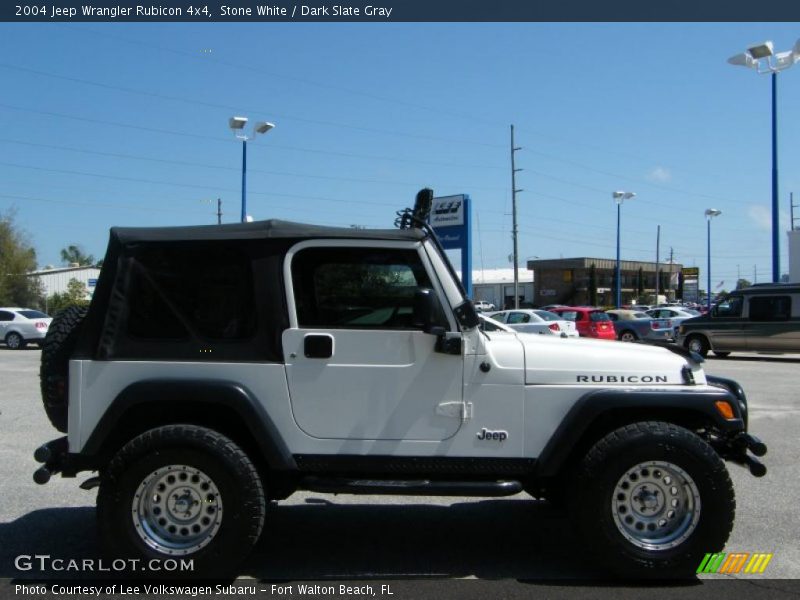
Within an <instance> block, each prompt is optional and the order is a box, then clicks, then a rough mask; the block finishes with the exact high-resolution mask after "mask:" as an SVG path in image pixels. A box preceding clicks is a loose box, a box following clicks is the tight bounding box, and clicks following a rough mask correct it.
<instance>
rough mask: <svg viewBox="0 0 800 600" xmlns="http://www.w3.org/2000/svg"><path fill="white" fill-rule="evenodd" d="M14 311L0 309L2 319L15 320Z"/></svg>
mask: <svg viewBox="0 0 800 600" xmlns="http://www.w3.org/2000/svg"><path fill="white" fill-rule="evenodd" d="M13 320H14V313H12V312H8V311H7V310H0V321H13Z"/></svg>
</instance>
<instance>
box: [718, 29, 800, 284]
mask: <svg viewBox="0 0 800 600" xmlns="http://www.w3.org/2000/svg"><path fill="white" fill-rule="evenodd" d="M798 61H800V40H797V42H796V43H795V45H794V48H792V50H789V51H787V52H778V53H775V51H774V46H773V44H772V42H771V41H767V42H764V43H763V44H756V45H755V46H751V47H750V48H748V49H747V50H746V51H745V52H742V53H741V54H737V55H736V56H732V57H731V58H729V59H728V62H729V63H730V64H732V65H737V66H741V67H748V68H750V69H755V70H756V72H757V73H770V74H771V75H772V281H773V282H774V283H777V282H778V281H780V278H781V262H780V260H781V259H780V237H779V234H778V229H779V219H778V107H777V93H778V73H779V72H780V71H785V70H786V69H788V68H789V67H791V66H792V65H794V64H795V63H796V62H798Z"/></svg>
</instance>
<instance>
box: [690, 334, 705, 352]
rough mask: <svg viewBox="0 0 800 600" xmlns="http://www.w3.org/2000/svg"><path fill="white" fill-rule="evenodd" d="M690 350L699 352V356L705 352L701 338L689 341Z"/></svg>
mask: <svg viewBox="0 0 800 600" xmlns="http://www.w3.org/2000/svg"><path fill="white" fill-rule="evenodd" d="M689 350H690V351H692V352H697V353H698V354H699V353H700V352H702V351H703V342H702V341H701V340H700V339H699V338H692V339H690V340H689Z"/></svg>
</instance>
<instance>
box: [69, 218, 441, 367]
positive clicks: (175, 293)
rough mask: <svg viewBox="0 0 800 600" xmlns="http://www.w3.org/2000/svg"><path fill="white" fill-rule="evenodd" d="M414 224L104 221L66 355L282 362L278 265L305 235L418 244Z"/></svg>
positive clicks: (283, 319) (284, 320)
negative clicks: (97, 264)
mask: <svg viewBox="0 0 800 600" xmlns="http://www.w3.org/2000/svg"><path fill="white" fill-rule="evenodd" d="M425 236H426V233H425V232H424V231H423V230H421V229H413V228H412V229H356V228H352V227H321V226H319V225H307V224H304V223H292V222H289V221H278V220H274V219H273V220H269V221H255V222H252V223H233V224H229V225H195V226H183V227H114V228H112V229H111V234H110V238H109V243H108V249H107V251H106V255H105V258H104V259H103V268H102V269H101V271H100V277H99V278H98V281H97V287H96V288H95V292H94V295H93V297H92V303H91V305H90V307H89V313H88V315H87V317H86V321H85V323H84V327H83V328H82V332H81V336H80V339H79V342H78V345H77V348H76V352H75V354H74V357H75V358H89V359H96V360H222V361H225V360H233V361H243V360H244V361H262V362H263V361H271V362H280V361H282V360H283V350H282V343H281V335H282V333H283V331H284V330H285V329H286V328H287V327H289V316H288V309H287V306H286V295H285V286H286V282H285V281H284V272H283V262H284V258H285V256H286V253H287V252H288V251H289V249H290V248H291V247H292V246H294V245H295V244H296V243H298V242H302V241H305V240H309V239H342V240H348V239H349V240H381V241H383V240H386V241H419V240H422V239H424V238H425Z"/></svg>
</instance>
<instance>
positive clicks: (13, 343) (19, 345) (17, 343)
mask: <svg viewBox="0 0 800 600" xmlns="http://www.w3.org/2000/svg"><path fill="white" fill-rule="evenodd" d="M25 345H26V344H25V338H23V337H22V336H21V335H20V334H18V333H17V332H16V331H12V332H11V333H9V334H8V335H7V336H6V346H8V347H9V348H10V349H11V350H22V349H23V348H25Z"/></svg>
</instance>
